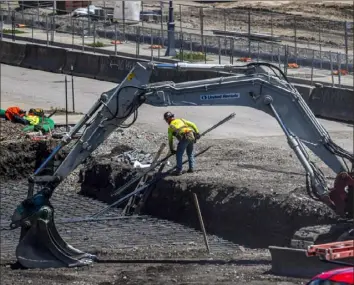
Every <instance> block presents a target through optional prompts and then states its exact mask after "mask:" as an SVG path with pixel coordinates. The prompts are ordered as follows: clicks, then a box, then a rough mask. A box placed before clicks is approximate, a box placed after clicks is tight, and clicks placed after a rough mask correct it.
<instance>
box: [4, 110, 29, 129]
mask: <svg viewBox="0 0 354 285" xmlns="http://www.w3.org/2000/svg"><path fill="white" fill-rule="evenodd" d="M25 115H26V111H24V110H22V109H21V108H19V107H17V106H14V107H9V108H7V109H6V111H5V117H6V119H7V120H9V121H11V122H14V123H20V124H23V125H28V124H29V122H28V121H27V120H26V119H25V118H24V116H25Z"/></svg>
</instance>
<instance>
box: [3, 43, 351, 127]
mask: <svg viewBox="0 0 354 285" xmlns="http://www.w3.org/2000/svg"><path fill="white" fill-rule="evenodd" d="M0 55H1V57H0V62H2V63H5V64H10V65H15V66H20V67H26V68H33V69H38V70H43V71H50V72H56V73H64V74H72V75H75V76H82V77H88V78H94V79H99V80H105V81H112V82H116V83H120V82H121V81H122V80H123V79H124V78H125V77H126V76H127V75H128V73H129V72H130V70H131V69H132V68H133V66H134V65H135V64H136V63H137V62H147V61H148V59H142V58H132V57H123V56H112V55H111V56H110V55H103V54H93V53H85V52H81V51H71V50H68V49H63V48H56V47H50V46H45V45H35V44H20V43H13V42H11V41H1V42H0ZM170 61H171V60H170ZM161 62H166V61H161ZM220 75H221V74H220V73H216V72H201V71H195V72H193V71H189V72H182V73H180V72H177V71H175V70H163V72H159V71H154V72H153V74H152V76H151V79H150V82H161V81H174V82H183V81H193V80H202V79H208V78H213V77H217V76H220ZM222 75H223V76H225V75H226V74H222ZM295 86H296V85H295ZM300 87H301V88H302V89H300V88H299V89H298V90H299V92H300V93H301V94H303V97H304V99H305V101H306V102H307V103H308V104H309V106H310V108H311V109H312V110H314V113H315V115H317V116H321V117H324V118H329V119H336V120H341V121H347V122H354V118H353V108H352V107H353V106H354V94H353V91H352V90H349V89H344V88H333V87H326V86H324V87H322V88H321V87H318V88H313V87H311V86H300Z"/></svg>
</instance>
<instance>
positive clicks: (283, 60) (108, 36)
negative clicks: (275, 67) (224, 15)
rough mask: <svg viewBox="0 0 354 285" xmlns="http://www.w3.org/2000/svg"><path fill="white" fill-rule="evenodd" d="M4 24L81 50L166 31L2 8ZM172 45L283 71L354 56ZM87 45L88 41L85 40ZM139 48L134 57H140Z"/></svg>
mask: <svg viewBox="0 0 354 285" xmlns="http://www.w3.org/2000/svg"><path fill="white" fill-rule="evenodd" d="M2 18H3V20H4V22H5V23H8V24H12V26H15V25H16V24H17V23H22V24H25V25H27V26H28V27H31V28H32V34H33V29H40V30H43V31H45V32H46V34H47V38H48V41H51V42H58V41H60V38H61V35H60V34H59V33H58V34H57V33H56V32H62V33H67V34H71V35H72V39H73V41H74V37H76V38H77V37H81V38H82V49H83V50H84V49H85V48H86V47H85V37H92V38H93V41H94V42H97V41H101V40H103V41H107V40H119V41H130V42H133V43H139V44H141V43H143V44H149V45H161V46H163V47H164V46H167V44H168V41H167V30H164V29H162V28H146V27H139V26H128V25H123V24H117V23H115V24H112V25H105V24H104V23H100V22H95V21H90V20H87V19H86V20H84V19H74V18H72V17H67V18H66V19H59V18H56V17H55V16H39V15H37V16H34V15H32V14H22V15H21V14H20V13H18V12H14V11H7V10H6V11H2ZM175 39H176V41H175V47H176V49H177V50H179V52H180V53H181V54H187V53H189V52H202V53H204V54H205V58H206V56H207V55H218V56H219V60H221V56H227V57H228V58H229V62H230V63H233V61H234V57H237V56H238V57H252V58H253V59H255V60H266V61H270V62H272V63H275V64H279V65H283V66H284V70H285V73H286V72H287V68H286V66H287V65H288V63H296V64H298V65H299V66H301V67H311V68H312V69H326V70H331V72H332V71H333V70H341V69H345V70H346V71H347V72H353V62H354V59H353V56H351V55H348V54H343V53H339V52H331V51H324V50H315V49H311V48H302V47H300V46H296V47H295V46H289V45H284V44H279V43H277V42H264V41H254V40H249V39H247V38H235V37H228V36H215V35H208V34H206V33H204V34H201V33H191V32H182V31H178V32H175ZM86 44H87V43H86ZM139 55H140V54H139V48H137V49H136V51H135V56H139Z"/></svg>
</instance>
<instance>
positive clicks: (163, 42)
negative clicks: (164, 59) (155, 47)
mask: <svg viewBox="0 0 354 285" xmlns="http://www.w3.org/2000/svg"><path fill="white" fill-rule="evenodd" d="M160 9H161V23H160V24H161V32H160V37H161V43H162V44H161V46H164V45H165V41H164V39H163V2H162V1H161V2H160ZM159 50H160V49H159Z"/></svg>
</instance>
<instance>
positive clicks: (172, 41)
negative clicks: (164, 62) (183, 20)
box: [165, 1, 177, 56]
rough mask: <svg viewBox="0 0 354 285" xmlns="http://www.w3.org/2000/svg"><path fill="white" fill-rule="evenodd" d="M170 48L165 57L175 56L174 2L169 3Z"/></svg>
mask: <svg viewBox="0 0 354 285" xmlns="http://www.w3.org/2000/svg"><path fill="white" fill-rule="evenodd" d="M168 17H169V19H168V47H167V49H166V53H165V56H175V55H176V54H177V53H176V50H175V23H174V19H173V1H169V11H168Z"/></svg>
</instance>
